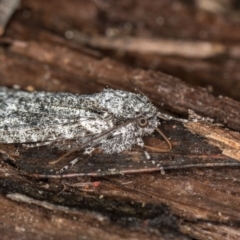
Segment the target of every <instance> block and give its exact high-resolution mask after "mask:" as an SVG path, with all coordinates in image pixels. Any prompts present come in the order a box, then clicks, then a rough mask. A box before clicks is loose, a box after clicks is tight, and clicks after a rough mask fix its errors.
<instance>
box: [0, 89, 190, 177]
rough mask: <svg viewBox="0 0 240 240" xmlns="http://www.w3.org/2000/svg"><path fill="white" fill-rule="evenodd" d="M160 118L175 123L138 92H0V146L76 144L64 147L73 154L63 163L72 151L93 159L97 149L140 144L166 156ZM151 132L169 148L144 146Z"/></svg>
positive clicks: (109, 150)
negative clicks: (158, 134)
mask: <svg viewBox="0 0 240 240" xmlns="http://www.w3.org/2000/svg"><path fill="white" fill-rule="evenodd" d="M158 117H159V118H163V119H166V120H171V119H174V118H172V117H170V116H169V115H167V114H163V113H160V112H158V111H157V109H156V107H154V106H153V105H152V103H151V102H150V101H149V99H148V98H147V97H146V96H144V95H143V94H139V93H131V92H126V91H121V90H113V89H105V90H103V91H102V92H100V93H96V94H93V95H77V94H71V93H50V92H25V91H19V90H14V89H9V88H6V87H0V143H4V144H10V143H20V144H27V145H29V146H30V145H35V146H38V145H44V144H50V143H55V144H56V145H57V144H58V143H59V146H60V143H61V142H63V141H64V140H74V144H73V145H72V146H67V148H70V149H71V150H70V151H68V152H67V154H65V155H64V156H62V157H61V159H62V158H64V157H66V156H67V155H70V154H71V153H72V152H73V151H76V149H78V150H79V149H82V150H84V154H91V153H92V151H93V150H94V149H96V148H99V149H101V150H102V151H103V152H105V153H107V154H113V153H121V152H122V151H124V150H130V149H131V148H132V147H133V146H134V145H138V146H140V147H142V148H146V149H152V150H155V151H158V152H167V151H170V150H171V148H172V146H171V143H170V141H169V140H168V139H167V137H166V136H165V135H164V134H163V133H162V132H161V131H160V129H159V128H158V126H159V125H160V122H159V120H158ZM177 120H179V119H177ZM182 121H185V120H182ZM154 130H157V131H158V132H159V133H160V134H161V135H162V137H163V138H164V139H165V141H166V142H167V144H168V149H158V148H154V147H150V146H146V145H144V141H143V139H142V138H143V137H144V136H146V135H150V134H152V133H153V132H154ZM65 147H66V146H65ZM146 156H149V154H147V153H146ZM58 160H60V159H58ZM76 161H77V160H76V159H74V160H73V161H72V162H71V164H70V165H73V164H74V163H76ZM68 167H69V166H66V167H64V168H63V169H61V170H60V171H59V172H60V173H61V172H63V171H64V170H66V169H67V168H68Z"/></svg>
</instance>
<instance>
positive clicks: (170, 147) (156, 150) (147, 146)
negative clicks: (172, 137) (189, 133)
mask: <svg viewBox="0 0 240 240" xmlns="http://www.w3.org/2000/svg"><path fill="white" fill-rule="evenodd" d="M155 130H156V131H157V132H158V133H159V134H160V135H161V136H162V137H163V139H164V140H165V142H166V143H167V144H168V149H164V148H157V147H152V146H149V145H144V147H145V148H146V149H149V150H152V151H155V152H169V151H171V150H172V143H171V142H170V141H169V139H168V138H167V137H166V135H165V134H164V133H163V132H162V130H160V129H159V128H156V129H155Z"/></svg>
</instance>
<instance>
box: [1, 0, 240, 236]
mask: <svg viewBox="0 0 240 240" xmlns="http://www.w3.org/2000/svg"><path fill="white" fill-rule="evenodd" d="M219 2H222V1H219ZM233 2H234V1H233ZM196 3H197V4H196V5H195V2H194V1H170V0H169V1H157V0H156V1H150V2H148V1H140V0H138V1H137V0H131V1H119V2H116V1H110V0H108V1H101V0H96V1H84V0H81V1H76V0H69V1H57V0H52V1H45V0H44V1H43V0H42V1H40V0H39V1H29V0H24V1H22V2H21V5H20V7H19V8H18V10H17V11H16V12H15V14H14V15H13V17H12V19H11V21H10V22H8V25H6V24H5V25H4V28H5V33H4V35H3V36H2V37H1V38H0V44H1V45H0V84H1V85H4V86H8V87H12V86H13V85H15V87H16V85H18V86H19V87H20V88H21V89H25V90H28V91H33V90H45V91H57V92H72V93H79V94H90V93H94V92H99V91H101V90H102V89H103V88H105V87H106V86H108V87H111V88H115V89H124V90H128V91H134V87H133V86H132V85H134V86H135V87H137V88H138V89H139V90H141V91H142V92H143V93H144V94H145V95H147V96H148V97H149V99H150V100H151V101H152V102H153V103H154V104H155V105H156V106H157V107H158V108H159V110H160V111H163V112H168V113H170V114H172V115H175V116H181V117H184V118H188V117H189V110H192V111H194V112H195V113H193V112H191V114H190V120H189V122H187V123H184V124H183V123H180V122H177V121H174V120H172V121H163V120H162V121H161V126H160V127H161V130H162V131H163V132H164V133H165V134H166V135H167V136H168V138H169V139H170V141H171V142H172V144H173V149H172V151H170V152H167V153H154V152H149V153H150V155H151V159H149V160H148V159H146V156H145V155H144V152H143V151H142V149H139V148H134V149H132V150H131V151H127V152H123V153H121V154H116V155H106V154H103V153H102V152H100V151H96V152H94V154H93V156H92V157H90V156H84V155H83V154H82V152H81V151H77V152H75V153H73V154H72V155H70V156H68V157H67V158H66V159H64V160H63V161H61V162H59V163H57V164H54V165H52V164H50V162H51V161H53V160H56V159H57V158H58V157H59V156H62V155H63V154H64V153H65V151H61V150H59V149H57V148H54V147H52V146H41V147H36V148H26V147H25V146H23V145H21V144H15V145H3V144H0V153H1V160H2V166H1V168H0V193H1V194H0V198H1V203H2V205H1V207H0V212H1V214H0V222H1V224H0V228H1V233H2V239H19V238H20V239H32V238H36V239H51V238H53V239H66V237H67V238H68V239H78V238H83V237H85V238H89V239H96V238H99V239H125V238H128V239H192V238H195V239H206V237H208V238H212V239H221V238H226V236H227V238H229V239H239V231H238V227H239V218H240V204H239V203H240V198H239V194H240V189H239V167H240V162H239V161H240V135H239V131H240V103H239V102H238V100H239V94H238V93H239V86H240V85H239V82H240V81H239V76H240V74H239V68H238V67H237V66H238V65H239V56H240V54H239V52H240V51H239V46H238V45H237V43H238V42H239V36H240V34H239V33H240V26H239V17H238V16H239V14H236V15H235V13H236V11H237V9H236V8H234V10H233V5H231V4H229V5H227V6H228V8H227V9H228V10H229V11H222V10H221V9H222V8H221V7H219V5H218V7H216V5H215V7H212V5H211V6H209V5H207V4H206V5H204V4H200V3H199V1H196ZM0 4H1V2H0ZM206 9H208V11H207V10H206ZM212 9H215V11H213V10H212ZM225 9H226V8H225ZM0 26H2V25H1V22H0ZM203 31H204V32H203ZM159 70H164V71H165V73H164V72H161V71H159ZM226 79H228V81H226ZM189 83H190V84H189ZM201 86H208V89H207V90H206V89H205V88H202V87H201ZM209 86H210V87H209ZM233 86H234V87H233ZM212 93H213V94H212ZM218 94H221V95H224V96H217V95H218ZM230 97H232V98H235V100H234V99H232V98H230ZM144 141H145V143H149V144H150V145H159V146H160V147H162V148H164V147H166V143H165V142H164V141H163V139H161V137H159V136H158V135H157V134H155V135H153V136H151V137H148V138H146V139H145V140H144ZM75 157H79V158H80V159H81V161H80V162H79V163H78V164H76V165H75V166H74V167H73V168H71V169H69V170H68V171H67V172H66V173H64V175H61V176H60V175H59V174H57V173H56V172H57V171H58V170H59V169H61V167H63V166H65V165H66V163H68V162H69V161H70V160H72V159H74V158H75ZM40 176H41V177H40ZM19 236H20V237H19Z"/></svg>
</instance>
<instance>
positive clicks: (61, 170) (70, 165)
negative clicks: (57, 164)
mask: <svg viewBox="0 0 240 240" xmlns="http://www.w3.org/2000/svg"><path fill="white" fill-rule="evenodd" d="M78 161H79V157H77V158H74V159H73V160H72V161H71V162H70V163H69V164H67V165H65V166H64V167H63V168H61V169H60V170H59V171H57V174H61V173H63V172H65V171H67V170H68V169H69V168H71V167H73V166H74V165H75V164H76V163H77V162H78Z"/></svg>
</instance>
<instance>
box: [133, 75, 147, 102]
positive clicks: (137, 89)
mask: <svg viewBox="0 0 240 240" xmlns="http://www.w3.org/2000/svg"><path fill="white" fill-rule="evenodd" d="M129 82H130V83H131V85H132V87H133V88H134V90H135V91H137V92H139V93H140V94H141V95H143V96H144V97H147V96H146V95H145V94H144V93H143V92H142V91H141V90H140V89H139V88H138V87H137V86H136V85H135V84H134V83H133V81H132V80H131V79H129ZM147 98H148V97H147Z"/></svg>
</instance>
